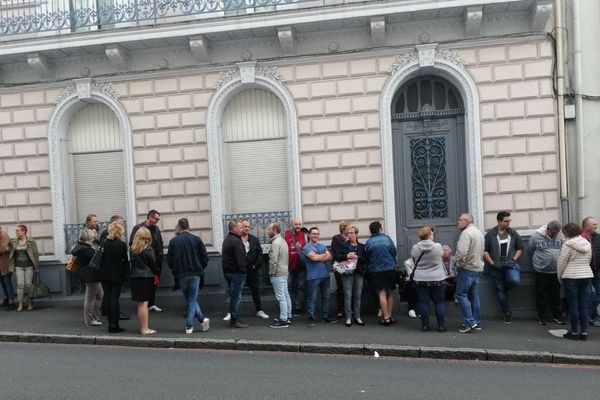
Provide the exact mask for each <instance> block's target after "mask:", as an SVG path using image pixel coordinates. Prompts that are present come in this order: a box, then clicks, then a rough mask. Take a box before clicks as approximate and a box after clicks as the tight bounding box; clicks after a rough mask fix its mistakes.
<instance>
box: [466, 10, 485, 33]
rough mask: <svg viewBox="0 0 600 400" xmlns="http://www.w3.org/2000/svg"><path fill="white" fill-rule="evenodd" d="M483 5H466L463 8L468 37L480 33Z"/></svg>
mask: <svg viewBox="0 0 600 400" xmlns="http://www.w3.org/2000/svg"><path fill="white" fill-rule="evenodd" d="M482 20H483V6H476V7H467V8H466V10H465V32H466V35H467V36H468V37H476V36H479V34H480V33H481V21H482Z"/></svg>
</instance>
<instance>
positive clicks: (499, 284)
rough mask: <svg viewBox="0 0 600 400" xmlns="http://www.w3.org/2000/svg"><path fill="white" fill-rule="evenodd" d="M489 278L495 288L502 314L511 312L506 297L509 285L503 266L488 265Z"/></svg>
mask: <svg viewBox="0 0 600 400" xmlns="http://www.w3.org/2000/svg"><path fill="white" fill-rule="evenodd" d="M488 272H489V274H490V278H492V282H494V288H495V289H496V298H497V299H498V303H499V304H500V309H501V310H502V313H503V314H511V309H510V300H509V299H508V290H509V289H510V287H509V286H508V285H507V282H506V271H505V270H504V268H499V269H498V268H494V267H490V268H489V269H488Z"/></svg>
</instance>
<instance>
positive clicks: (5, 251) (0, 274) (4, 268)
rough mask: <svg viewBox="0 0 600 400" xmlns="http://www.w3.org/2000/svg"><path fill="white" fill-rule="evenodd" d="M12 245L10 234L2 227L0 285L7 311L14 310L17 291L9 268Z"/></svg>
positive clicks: (0, 227)
mask: <svg viewBox="0 0 600 400" xmlns="http://www.w3.org/2000/svg"><path fill="white" fill-rule="evenodd" d="M11 247H12V245H11V243H10V238H9V237H8V233H7V232H6V230H4V228H3V227H2V226H0V284H2V290H4V301H3V302H2V307H6V309H5V310H6V311H11V310H14V309H15V308H16V307H15V289H14V287H13V283H12V275H13V273H12V271H11V270H10V268H9V255H10V249H11Z"/></svg>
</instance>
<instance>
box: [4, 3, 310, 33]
mask: <svg viewBox="0 0 600 400" xmlns="http://www.w3.org/2000/svg"><path fill="white" fill-rule="evenodd" d="M309 1H314V0H49V1H43V0H0V35H17V34H24V33H36V32H50V31H60V33H68V32H79V31H86V30H100V29H113V28H118V27H123V26H131V25H137V24H140V23H143V22H145V21H148V22H150V23H157V22H166V21H165V20H167V19H169V18H171V19H172V18H175V19H176V20H177V21H181V20H186V18H183V19H182V18H181V17H185V16H197V15H201V14H205V15H207V16H208V17H210V14H214V16H222V15H223V14H224V15H227V14H228V13H231V14H234V15H235V14H237V11H241V10H252V12H266V11H275V10H276V9H277V7H278V6H286V5H293V4H299V3H304V2H309ZM219 13H221V14H219ZM187 19H190V20H192V19H195V18H187Z"/></svg>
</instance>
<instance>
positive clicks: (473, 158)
mask: <svg viewBox="0 0 600 400" xmlns="http://www.w3.org/2000/svg"><path fill="white" fill-rule="evenodd" d="M415 47H416V49H415V51H411V52H407V53H404V54H401V55H399V56H397V62H396V63H395V64H393V65H392V67H391V69H390V77H389V78H388V80H387V82H386V83H385V85H384V89H383V92H382V95H381V99H380V108H379V109H380V110H381V111H380V126H381V155H382V171H383V203H384V220H385V229H386V232H387V233H388V234H389V235H390V237H391V238H392V239H393V240H394V241H396V238H397V237H396V235H397V227H396V198H395V193H394V187H395V180H394V169H393V165H394V163H393V146H392V117H391V106H392V100H393V98H394V95H395V94H396V92H397V91H398V89H399V88H400V87H401V86H402V85H403V84H404V83H405V82H406V81H408V80H410V79H412V78H414V77H416V76H418V75H420V74H432V75H439V76H441V77H443V78H445V79H447V80H448V81H449V82H451V83H452V84H454V85H455V86H456V88H457V89H458V90H459V91H460V93H461V96H462V97H463V101H464V104H465V145H466V149H465V152H464V154H466V156H467V161H466V166H467V171H466V172H467V193H468V208H469V209H468V210H465V211H468V212H470V213H471V214H473V216H474V218H475V224H476V225H478V226H479V227H480V228H483V224H484V216H483V188H482V186H483V184H482V170H481V154H480V153H481V148H480V120H479V95H478V92H477V87H476V86H475V82H473V80H472V78H471V77H470V75H469V74H468V73H467V72H466V70H465V69H464V67H463V65H462V63H461V62H460V59H459V58H458V56H457V55H456V52H455V51H453V50H450V49H439V50H438V49H437V47H434V46H429V47H426V48H423V47H421V49H422V51H423V50H426V51H428V52H429V53H431V47H434V51H433V60H432V63H431V65H430V66H426V67H422V66H421V63H422V61H421V59H420V57H419V49H418V46H415ZM429 53H428V54H429ZM424 59H425V60H426V61H427V63H428V62H429V60H428V58H427V57H424Z"/></svg>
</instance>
